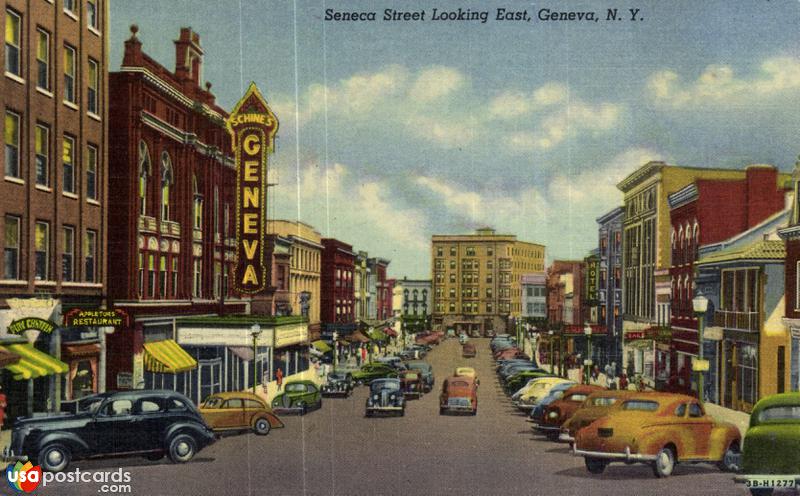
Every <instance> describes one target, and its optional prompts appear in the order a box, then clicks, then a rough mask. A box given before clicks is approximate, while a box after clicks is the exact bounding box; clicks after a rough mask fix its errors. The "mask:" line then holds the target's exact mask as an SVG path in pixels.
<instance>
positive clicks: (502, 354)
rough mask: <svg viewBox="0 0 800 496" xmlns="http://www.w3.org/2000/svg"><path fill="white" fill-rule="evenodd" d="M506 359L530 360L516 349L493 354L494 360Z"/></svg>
mask: <svg viewBox="0 0 800 496" xmlns="http://www.w3.org/2000/svg"><path fill="white" fill-rule="evenodd" d="M507 358H522V359H525V360H528V361H530V360H531V357H529V356H528V355H526V354H525V353H523V352H522V350H520V349H517V348H508V349H506V350H502V351H498V352H496V353H495V354H494V359H495V360H504V359H507Z"/></svg>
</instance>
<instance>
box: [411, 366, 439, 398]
mask: <svg viewBox="0 0 800 496" xmlns="http://www.w3.org/2000/svg"><path fill="white" fill-rule="evenodd" d="M406 366H407V367H408V370H414V371H417V372H419V373H420V375H421V376H422V385H423V387H424V388H425V392H426V393H427V392H430V391H431V390H433V384H434V382H436V378H435V377H434V376H433V367H431V364H429V363H428V362H422V361H414V362H406Z"/></svg>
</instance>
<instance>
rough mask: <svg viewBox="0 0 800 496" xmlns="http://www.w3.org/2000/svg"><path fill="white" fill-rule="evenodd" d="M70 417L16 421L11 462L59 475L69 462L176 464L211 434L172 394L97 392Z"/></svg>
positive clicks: (180, 397)
mask: <svg viewBox="0 0 800 496" xmlns="http://www.w3.org/2000/svg"><path fill="white" fill-rule="evenodd" d="M71 406H72V408H73V412H74V413H64V412H62V413H60V414H58V415H53V416H47V417H32V418H25V417H23V418H20V419H18V420H17V422H16V423H15V424H14V428H13V431H12V433H11V446H9V447H8V452H9V453H10V455H11V456H10V458H13V459H17V460H31V461H32V463H35V464H37V465H41V467H42V470H45V471H48V472H61V471H63V470H66V469H67V467H68V466H69V464H70V463H71V462H72V461H74V460H80V459H84V458H96V457H107V456H118V455H121V454H125V455H128V454H142V455H145V456H146V457H147V458H149V459H153V460H157V459H160V458H162V457H164V455H166V456H168V457H169V459H170V460H172V461H173V462H175V463H183V462H187V461H189V460H191V459H192V457H193V456H194V455H195V454H197V453H198V452H199V451H200V450H201V449H203V448H204V447H206V446H208V445H209V444H211V443H213V442H214V441H215V440H216V435H215V434H214V431H213V430H212V429H211V427H210V426H209V425H208V424H207V423H206V421H205V420H204V419H203V416H202V415H201V414H200V412H199V411H198V410H197V408H196V407H195V406H194V404H193V403H192V402H191V400H189V398H187V397H186V396H184V395H182V394H180V393H176V392H174V391H158V390H135V391H123V392H116V393H102V394H97V395H92V396H87V397H85V398H82V399H81V400H80V401H77V402H75V403H74V404H73V405H71Z"/></svg>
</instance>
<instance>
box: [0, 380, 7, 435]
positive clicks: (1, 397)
mask: <svg viewBox="0 0 800 496" xmlns="http://www.w3.org/2000/svg"><path fill="white" fill-rule="evenodd" d="M7 406H8V404H7V403H6V394H5V393H4V392H3V386H0V429H2V428H3V425H4V424H5V423H6V407H7Z"/></svg>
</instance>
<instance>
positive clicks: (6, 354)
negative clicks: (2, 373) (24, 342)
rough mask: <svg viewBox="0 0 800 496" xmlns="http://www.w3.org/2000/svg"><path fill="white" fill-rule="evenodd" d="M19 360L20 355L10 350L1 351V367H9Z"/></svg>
mask: <svg viewBox="0 0 800 496" xmlns="http://www.w3.org/2000/svg"><path fill="white" fill-rule="evenodd" d="M17 362H19V355H15V354H14V353H11V352H10V351H6V350H3V351H0V368H3V367H7V366H9V365H13V364H15V363H17Z"/></svg>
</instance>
